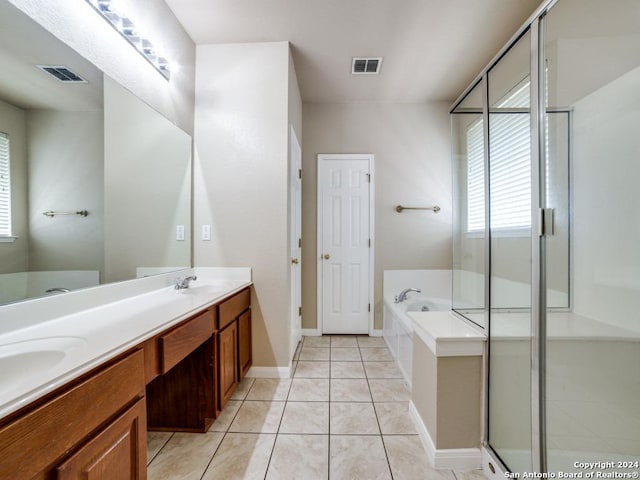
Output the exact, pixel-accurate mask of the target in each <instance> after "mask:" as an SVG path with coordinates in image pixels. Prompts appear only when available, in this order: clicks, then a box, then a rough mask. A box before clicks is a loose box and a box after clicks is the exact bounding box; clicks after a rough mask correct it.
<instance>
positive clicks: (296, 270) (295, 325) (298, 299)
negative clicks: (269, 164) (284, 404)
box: [289, 127, 302, 358]
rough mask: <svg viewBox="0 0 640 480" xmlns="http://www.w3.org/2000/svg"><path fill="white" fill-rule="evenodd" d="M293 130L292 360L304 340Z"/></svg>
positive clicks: (298, 173)
mask: <svg viewBox="0 0 640 480" xmlns="http://www.w3.org/2000/svg"><path fill="white" fill-rule="evenodd" d="M290 128H291V171H290V175H289V176H290V184H291V185H290V195H291V196H290V200H291V225H290V235H291V237H290V245H291V352H290V353H291V358H293V355H294V353H295V351H296V347H297V346H298V342H299V341H300V340H301V339H302V271H301V270H302V248H301V247H302V150H301V148H300V143H299V142H298V138H297V137H296V133H295V131H294V130H293V127H290Z"/></svg>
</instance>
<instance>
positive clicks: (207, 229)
mask: <svg viewBox="0 0 640 480" xmlns="http://www.w3.org/2000/svg"><path fill="white" fill-rule="evenodd" d="M202 240H204V241H206V242H208V241H210V240H211V225H202Z"/></svg>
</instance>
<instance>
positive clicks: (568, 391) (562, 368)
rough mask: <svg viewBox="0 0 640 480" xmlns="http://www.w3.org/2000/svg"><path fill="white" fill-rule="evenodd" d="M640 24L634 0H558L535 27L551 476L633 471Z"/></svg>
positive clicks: (637, 390) (637, 414)
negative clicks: (545, 214) (545, 227)
mask: <svg viewBox="0 0 640 480" xmlns="http://www.w3.org/2000/svg"><path fill="white" fill-rule="evenodd" d="M639 19H640V2H638V1H637V0H617V1H615V2H602V1H592V0H560V1H559V2H558V3H556V4H555V5H554V6H553V7H552V8H551V9H550V10H549V12H548V13H547V14H546V16H545V17H544V18H543V23H542V25H543V27H544V28H543V30H542V48H543V53H544V56H543V60H544V66H545V77H546V108H545V110H546V116H545V128H544V129H543V132H544V138H543V140H545V141H546V145H547V148H546V152H545V153H546V158H545V159H544V162H541V163H542V168H543V175H542V176H541V188H542V189H543V190H546V192H544V193H545V194H544V195H541V200H542V201H543V202H545V205H544V206H545V207H546V208H548V209H551V210H553V219H554V222H553V223H554V228H553V232H551V234H548V235H546V236H545V237H544V250H545V251H546V252H545V253H546V255H545V257H543V265H544V270H546V283H547V287H548V288H547V311H546V314H547V315H546V317H547V318H546V325H547V334H546V343H545V346H546V400H545V403H546V417H547V418H546V420H547V421H546V445H547V451H546V452H547V470H548V471H550V472H578V473H580V474H582V475H584V476H583V477H582V478H588V477H587V476H586V475H587V472H588V471H589V469H587V470H585V469H584V468H580V467H579V465H580V462H585V463H590V462H612V463H611V465H610V467H607V468H602V467H601V468H596V469H594V470H596V472H598V471H599V472H602V473H604V474H609V475H610V474H612V473H613V472H614V471H616V470H618V472H619V473H624V474H626V475H633V474H636V475H637V473H638V471H639V470H640V469H639V468H638V462H640V315H639V314H638V312H640V220H639V219H640V216H639V212H640V195H638V180H639V179H640V134H639V132H640V128H639V126H640V48H638V45H640V21H639ZM563 111H564V112H571V113H570V114H569V113H564V114H563V113H559V112H563ZM567 131H568V132H569V133H568V134H567V133H566V132H567ZM569 152H571V157H572V158H571V169H570V170H569V169H568V168H567V167H566V165H567V164H568V162H567V160H566V159H567V156H568V153H569ZM569 173H570V175H569ZM569 185H570V186H571V188H570V192H569V190H568V186H569ZM569 195H571V198H572V202H571V209H569V208H568V206H567V200H566V199H567V198H568V196H569ZM569 211H570V212H571V221H570V222H569V220H568V218H569ZM569 226H570V227H571V242H570V243H569V242H568V234H567V231H568V229H569ZM563 244H564V245H563ZM566 245H570V255H569V249H568V247H567V246H566ZM563 252H566V254H565V255H566V257H567V258H566V259H563V258H562V256H563ZM568 265H570V266H571V277H572V282H571V283H572V285H571V290H570V292H571V297H572V298H571V302H570V308H565V309H558V308H555V307H554V305H553V303H552V300H553V299H555V300H557V301H561V300H562V299H563V298H564V296H566V297H567V298H568V297H569V295H568V293H567V292H569V290H568V283H569V282H568V281H567V282H566V283H567V285H564V284H563V280H562V279H563V278H565V277H568V273H565V272H564V269H565V268H567V269H568V267H567V266H568ZM558 267H561V269H560V270H559V269H558ZM567 271H568V270H567ZM619 462H620V463H619ZM625 462H627V463H625ZM595 478H598V476H596V477H595ZM601 478H602V477H601ZM626 478H637V476H636V477H626Z"/></svg>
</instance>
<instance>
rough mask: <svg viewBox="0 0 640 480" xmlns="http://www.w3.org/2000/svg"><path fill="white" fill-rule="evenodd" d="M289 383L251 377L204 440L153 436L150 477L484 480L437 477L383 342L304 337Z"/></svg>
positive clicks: (452, 474)
mask: <svg viewBox="0 0 640 480" xmlns="http://www.w3.org/2000/svg"><path fill="white" fill-rule="evenodd" d="M293 367H294V374H293V378H291V379H286V380H284V379H282V380H280V379H265V378H258V379H253V378H245V379H244V381H243V382H242V383H241V384H240V385H239V387H238V389H237V390H236V392H235V394H234V396H233V397H232V399H231V400H230V401H229V403H228V404H227V406H226V408H225V409H224V411H223V412H222V414H221V415H220V417H218V418H217V419H216V421H215V423H214V424H213V425H212V427H211V429H210V431H209V432H208V433H206V434H185V433H170V432H169V433H158V432H150V433H149V443H148V460H149V467H148V478H149V480H191V479H193V480H212V479H220V480H232V479H267V480H272V479H296V480H316V479H318V480H320V479H331V480H343V479H344V480H348V479H353V480H360V479H362V480H373V479H396V480H401V479H407V480H413V479H416V480H418V479H429V480H485V477H484V476H483V475H482V472H481V471H452V470H434V469H432V468H431V467H430V466H429V464H428V460H427V456H426V453H425V451H424V449H423V447H422V444H421V442H420V438H419V437H418V435H417V433H416V431H415V428H414V426H413V423H412V421H411V418H410V416H409V412H408V406H409V399H410V396H411V395H410V392H409V390H408V389H407V387H406V385H405V383H404V381H403V380H402V375H401V374H400V372H399V371H398V369H397V368H396V367H395V364H394V363H393V361H392V358H391V356H390V354H389V351H388V349H387V348H386V346H385V343H384V340H383V339H382V338H380V337H364V336H355V335H350V336H339V335H335V336H322V337H305V338H304V339H303V342H302V343H301V344H300V345H299V346H298V350H297V351H296V355H295V357H294V362H293Z"/></svg>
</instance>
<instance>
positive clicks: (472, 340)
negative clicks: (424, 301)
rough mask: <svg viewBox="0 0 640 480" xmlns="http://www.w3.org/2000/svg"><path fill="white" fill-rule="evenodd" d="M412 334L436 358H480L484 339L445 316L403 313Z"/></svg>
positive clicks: (461, 323) (448, 314) (439, 313)
mask: <svg viewBox="0 0 640 480" xmlns="http://www.w3.org/2000/svg"><path fill="white" fill-rule="evenodd" d="M407 315H408V316H409V317H410V318H411V319H412V320H413V324H414V331H415V333H416V334H417V335H418V336H419V337H420V339H421V340H422V341H423V342H424V343H425V345H427V347H429V349H430V350H431V351H432V352H433V354H434V355H435V356H437V357H460V356H477V355H482V353H483V351H484V343H485V341H486V338H487V337H486V335H484V334H483V333H481V332H480V331H479V329H476V328H474V327H471V326H470V325H468V324H467V323H466V322H465V321H464V320H462V319H460V318H458V317H456V316H455V315H454V314H453V313H451V312H450V311H449V312H407Z"/></svg>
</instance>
